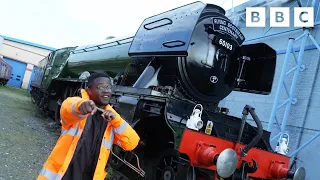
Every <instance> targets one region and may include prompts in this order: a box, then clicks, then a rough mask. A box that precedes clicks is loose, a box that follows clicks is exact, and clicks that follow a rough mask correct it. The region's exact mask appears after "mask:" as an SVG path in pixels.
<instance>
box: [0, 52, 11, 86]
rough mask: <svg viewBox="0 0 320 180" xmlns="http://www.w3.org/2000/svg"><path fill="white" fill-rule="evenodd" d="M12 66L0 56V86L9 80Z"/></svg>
mask: <svg viewBox="0 0 320 180" xmlns="http://www.w3.org/2000/svg"><path fill="white" fill-rule="evenodd" d="M11 72H12V67H11V66H10V64H8V63H7V62H6V61H5V60H3V59H2V58H1V57H0V86H5V85H7V83H8V81H9V80H10V77H11Z"/></svg>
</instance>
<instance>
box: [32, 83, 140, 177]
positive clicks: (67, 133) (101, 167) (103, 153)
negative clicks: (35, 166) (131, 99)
mask: <svg viewBox="0 0 320 180" xmlns="http://www.w3.org/2000/svg"><path fill="white" fill-rule="evenodd" d="M81 96H82V98H80V97H69V98H67V99H66V100H65V101H64V102H63V103H62V106H61V109H60V114H61V121H60V122H61V125H62V126H61V135H60V137H59V139H58V141H57V143H56V145H55V147H54V149H53V150H52V152H51V154H50V155H49V157H48V159H47V161H46V162H45V163H44V165H43V168H42V170H41V171H40V172H39V173H40V174H39V176H38V180H60V179H61V178H62V177H63V175H64V173H65V172H66V170H67V168H68V166H69V163H70V161H71V159H72V157H73V154H74V151H75V149H76V145H77V143H78V140H79V139H80V137H81V134H82V131H83V129H84V126H85V124H86V120H87V116H88V115H82V114H80V112H79V110H78V108H79V105H80V104H81V103H82V102H84V101H85V100H89V96H88V94H87V92H86V91H85V90H83V89H82V90H81ZM105 109H106V110H111V111H113V112H114V113H115V115H116V118H115V119H114V120H112V121H110V122H109V123H108V125H107V128H106V130H105V132H104V136H103V140H102V143H101V147H100V154H99V159H98V162H97V166H96V169H95V173H94V177H93V179H94V180H103V179H105V177H106V175H107V172H105V167H106V164H107V161H108V158H109V155H110V150H111V148H112V145H113V144H117V145H119V146H120V147H122V148H123V149H124V150H127V151H131V150H133V149H134V148H135V147H136V146H137V145H138V142H139V140H140V138H139V136H138V134H137V133H136V132H135V131H134V130H133V128H131V126H130V125H129V124H128V123H127V122H126V121H125V120H123V119H122V118H121V116H120V115H119V114H118V113H117V112H116V111H115V110H114V109H113V108H112V107H111V106H110V105H107V106H106V107H105Z"/></svg>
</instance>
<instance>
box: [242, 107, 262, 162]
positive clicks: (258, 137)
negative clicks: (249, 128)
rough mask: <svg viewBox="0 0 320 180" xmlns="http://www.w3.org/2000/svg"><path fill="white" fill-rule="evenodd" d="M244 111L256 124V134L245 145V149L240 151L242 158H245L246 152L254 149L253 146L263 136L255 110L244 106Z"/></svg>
mask: <svg viewBox="0 0 320 180" xmlns="http://www.w3.org/2000/svg"><path fill="white" fill-rule="evenodd" d="M244 109H245V111H248V112H249V113H250V114H251V116H252V118H253V120H254V121H255V123H256V124H257V128H258V133H257V135H256V136H255V137H254V138H253V140H252V141H251V142H250V143H249V144H247V145H246V147H244V148H243V149H242V150H241V151H242V153H243V155H244V156H246V154H247V153H248V151H249V150H250V149H251V148H252V147H254V146H255V145H257V144H258V142H259V141H260V139H261V137H262V135H263V127H262V124H261V121H260V119H259V117H258V116H257V114H256V112H255V111H254V110H255V109H254V108H253V107H251V106H249V105H246V106H245V107H244Z"/></svg>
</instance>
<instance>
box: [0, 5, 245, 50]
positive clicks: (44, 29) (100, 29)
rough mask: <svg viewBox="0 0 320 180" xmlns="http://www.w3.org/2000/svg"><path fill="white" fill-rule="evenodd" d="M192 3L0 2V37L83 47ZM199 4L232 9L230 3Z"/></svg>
mask: <svg viewBox="0 0 320 180" xmlns="http://www.w3.org/2000/svg"><path fill="white" fill-rule="evenodd" d="M234 1H235V5H238V4H242V3H244V2H247V1H248V0H234ZM191 2H195V0H117V1H116V0H113V1H111V0H0V6H1V10H0V35H3V36H9V37H13V38H17V39H21V40H25V41H30V42H34V43H38V44H42V45H46V46H50V47H54V48H62V47H66V46H77V45H83V44H87V43H92V42H95V41H100V40H102V39H105V38H106V37H107V36H116V37H119V36H124V35H128V34H134V33H135V31H136V30H137V29H138V27H139V26H140V24H141V23H142V22H143V20H144V19H145V18H147V17H149V16H152V15H155V14H158V13H161V12H164V11H167V10H170V9H173V8H176V7H179V6H182V5H185V4H188V3H191ZM202 2H205V3H212V4H217V5H220V6H222V7H223V8H225V9H226V10H228V9H230V8H231V7H232V0H203V1H202ZM143 6H144V8H143Z"/></svg>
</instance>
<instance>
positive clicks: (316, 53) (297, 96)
mask: <svg viewBox="0 0 320 180" xmlns="http://www.w3.org/2000/svg"><path fill="white" fill-rule="evenodd" d="M299 3H300V4H301V6H303V7H307V6H308V7H314V20H315V21H314V28H312V29H304V28H299V27H293V22H294V21H293V18H294V17H293V16H294V7H298V6H299ZM319 3H320V1H319V0H309V1H308V0H302V1H298V0H297V1H278V0H273V1H272V0H267V1H262V0H251V1H249V2H247V3H244V4H242V5H240V6H238V7H235V8H234V10H232V9H231V10H228V11H227V15H228V17H229V18H232V19H233V22H234V23H235V24H237V26H238V27H239V28H240V29H241V30H242V31H243V33H244V35H245V37H246V41H245V43H244V44H251V43H257V42H263V43H267V44H268V45H269V46H271V47H272V48H274V49H275V50H276V51H277V66H276V74H275V77H274V81H273V89H272V92H271V94H270V95H256V94H248V93H243V92H232V93H231V94H230V95H229V96H228V97H226V98H225V99H224V100H223V101H222V102H221V104H220V105H221V106H223V107H227V108H229V111H230V114H231V115H234V116H237V117H241V116H242V110H243V108H244V106H245V105H246V104H248V105H251V106H253V107H255V108H256V113H257V115H258V116H259V118H260V119H261V121H262V122H263V125H264V129H265V130H269V131H271V132H272V134H271V144H272V147H273V148H275V146H276V143H277V141H278V140H279V137H280V135H285V134H289V137H290V139H289V153H288V154H287V155H288V156H290V157H292V163H293V169H295V168H297V167H300V166H303V167H305V168H306V173H307V176H306V179H307V180H316V179H320V175H319V172H318V171H319V169H320V163H319V162H320V151H319V148H320V137H319V136H320V121H319V117H320V73H319V71H320V69H319V63H320V45H319V44H320V43H319V42H320V5H319ZM255 6H257V7H267V8H266V12H267V15H266V17H267V19H266V27H265V28H248V27H245V26H246V22H245V16H246V12H245V8H246V7H255ZM270 7H290V23H291V24H290V27H288V28H285V27H281V28H270V26H269V20H270V19H269V17H270V14H269V8H270ZM290 38H293V39H292V40H290ZM291 43H292V44H291ZM300 48H301V50H300ZM287 49H293V50H294V51H295V55H293V53H290V51H288V53H287ZM290 70H291V71H290ZM284 84H285V85H284ZM286 91H287V92H286ZM249 121H250V122H251V124H252V125H254V122H253V121H252V120H249ZM277 122H278V123H277Z"/></svg>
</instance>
